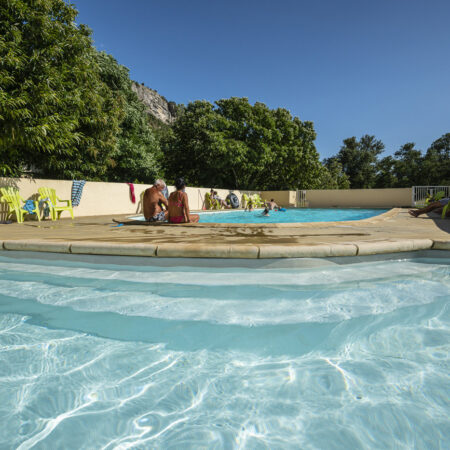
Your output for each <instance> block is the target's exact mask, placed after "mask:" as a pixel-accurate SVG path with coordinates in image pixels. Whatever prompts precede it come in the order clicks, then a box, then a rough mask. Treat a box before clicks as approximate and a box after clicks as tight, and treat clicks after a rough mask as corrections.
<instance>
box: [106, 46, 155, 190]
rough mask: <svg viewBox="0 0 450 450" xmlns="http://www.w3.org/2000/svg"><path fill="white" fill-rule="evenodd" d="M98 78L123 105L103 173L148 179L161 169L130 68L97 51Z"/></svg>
mask: <svg viewBox="0 0 450 450" xmlns="http://www.w3.org/2000/svg"><path fill="white" fill-rule="evenodd" d="M97 60H98V64H99V68H100V76H101V79H102V80H103V81H104V82H105V83H106V85H107V86H108V88H109V89H110V90H111V92H112V93H113V95H114V97H115V98H116V100H118V101H119V103H120V104H121V105H122V106H123V116H122V117H123V119H122V120H121V122H120V124H119V128H120V131H119V133H118V139H117V145H116V146H115V147H114V151H113V152H112V153H111V158H112V160H113V163H112V164H110V166H109V167H108V170H107V173H106V176H107V179H108V180H111V181H126V180H128V181H135V182H143V183H151V182H153V181H154V180H155V178H156V177H157V176H158V175H159V174H160V173H161V169H160V159H161V153H160V149H159V143H158V141H157V140H156V138H155V136H154V133H153V132H152V130H151V128H150V126H149V123H148V118H147V113H146V112H145V108H144V105H143V104H142V102H141V101H140V100H139V99H138V97H137V95H136V93H135V92H134V91H133V90H132V89H131V80H130V78H129V71H128V69H127V68H126V67H125V66H122V65H120V64H118V62H117V61H116V60H115V59H114V58H113V57H112V56H111V55H108V54H106V53H104V52H101V53H98V54H97Z"/></svg>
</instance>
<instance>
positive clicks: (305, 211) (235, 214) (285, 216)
mask: <svg viewBox="0 0 450 450" xmlns="http://www.w3.org/2000/svg"><path fill="white" fill-rule="evenodd" d="M386 211H388V210H387V209H363V208H287V209H286V210H285V211H269V215H268V216H265V215H263V214H262V212H263V209H255V210H253V211H243V210H238V211H234V210H225V211H207V212H201V213H200V222H201V223H294V222H295V223H300V222H335V221H339V222H341V221H347V220H362V219H368V218H369V217H373V216H378V215H379V214H382V213H385V212H386ZM132 219H135V220H145V219H144V216H136V217H132Z"/></svg>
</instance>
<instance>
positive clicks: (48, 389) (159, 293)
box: [0, 252, 450, 449]
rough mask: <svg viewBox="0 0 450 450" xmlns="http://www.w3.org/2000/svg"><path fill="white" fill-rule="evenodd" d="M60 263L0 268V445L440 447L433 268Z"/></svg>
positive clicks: (419, 262) (443, 342)
mask: <svg viewBox="0 0 450 450" xmlns="http://www.w3.org/2000/svg"><path fill="white" fill-rule="evenodd" d="M438 253H439V252H438ZM434 254H435V253H433V255H434ZM441 254H442V253H441ZM72 256H73V258H69V257H64V259H63V256H60V255H45V256H43V255H42V254H37V255H33V256H32V255H31V254H25V253H17V254H16V253H14V252H3V253H1V254H0V417H1V418H2V420H1V421H0V448H17V447H19V448H31V447H33V446H35V447H34V448H63V447H70V448H105V449H109V448H130V447H132V448H199V447H202V448H205V447H207V448H210V447H217V448H236V447H239V448H260V447H264V448H280V447H283V448H284V447H290V448H373V447H377V448H393V447H396V448H428V449H430V448H443V447H445V445H446V444H445V442H447V444H448V442H449V438H450V435H449V425H450V424H449V413H450V407H449V402H448V392H449V391H450V383H449V377H448V373H449V364H448V351H449V334H450V327H449V296H450V271H449V267H450V265H449V264H450V258H448V257H445V258H434V257H430V255H428V254H427V255H425V256H421V257H416V258H414V259H398V257H397V259H392V260H381V261H370V262H358V263H352V264H341V263H340V262H341V261H339V260H327V261H319V260H314V261H311V262H308V260H305V261H306V263H308V265H309V264H310V263H311V264H315V265H316V266H315V267H304V261H303V260H293V261H287V260H282V261H276V262H274V261H270V260H266V261H256V262H248V261H242V260H240V261H230V260H228V261H220V262H215V261H211V260H210V261H202V260H196V261H192V260H170V261H167V260H155V259H152V258H148V259H146V258H126V257H122V258H119V257H116V258H114V257H112V258H109V259H104V258H101V257H87V256H86V257H78V256H76V255H72ZM416 256H417V255H416ZM419 256H420V255H419ZM43 258H48V259H43ZM66 258H67V259H66ZM402 258H404V256H402ZM347 261H348V260H347ZM338 263H339V264H338ZM246 264H253V265H259V266H256V267H245V265H246ZM296 266H298V267H296Z"/></svg>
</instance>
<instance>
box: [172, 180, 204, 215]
mask: <svg viewBox="0 0 450 450" xmlns="http://www.w3.org/2000/svg"><path fill="white" fill-rule="evenodd" d="M175 187H176V188H177V190H176V191H175V192H172V193H171V194H170V195H169V223H197V222H198V221H199V219H200V216H199V215H198V214H190V211H189V200H188V196H187V194H186V192H184V191H185V188H186V183H185V182H184V178H178V179H177V180H176V181H175Z"/></svg>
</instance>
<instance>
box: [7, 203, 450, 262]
mask: <svg viewBox="0 0 450 450" xmlns="http://www.w3.org/2000/svg"><path fill="white" fill-rule="evenodd" d="M399 211H401V209H400V208H394V209H391V210H389V211H387V212H385V213H383V214H380V215H378V216H374V217H370V218H368V219H362V220H359V221H345V222H344V221H343V222H315V223H314V226H320V225H322V226H323V225H326V226H333V225H339V226H345V225H356V224H361V223H363V224H369V225H370V224H377V223H379V222H382V221H384V220H386V219H388V218H392V217H394V216H396V215H397V214H398V213H399ZM165 226H171V227H177V228H179V227H180V225H170V224H165ZM181 226H183V227H205V226H206V227H224V226H226V227H229V226H230V227H231V228H235V227H240V228H242V227H243V226H245V227H250V228H261V227H264V228H301V227H306V226H309V227H310V226H311V223H294V224H286V223H282V224H276V223H275V224H263V225H261V224H248V225H247V224H183V225H181ZM0 249H3V250H13V251H14V250H16V251H35V252H51V253H68V254H87V255H115V256H145V257H159V258H243V259H272V258H326V257H341V256H365V255H376V254H386V253H398V252H413V251H418V250H430V249H433V250H450V238H449V239H431V238H417V239H416V238H410V239H406V238H392V239H389V238H387V239H386V238H384V239H372V240H356V241H355V240H351V241H350V242H343V243H326V244H325V243H316V244H314V243H312V244H298V243H295V244H270V243H268V244H251V243H249V244H242V243H241V244H236V243H229V244H226V243H222V244H202V243H116V242H100V241H89V242H87V241H84V242H83V241H77V240H73V241H71V240H70V239H67V240H58V241H57V240H52V239H48V240H47V239H26V240H25V239H15V240H9V239H3V240H2V241H0Z"/></svg>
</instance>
